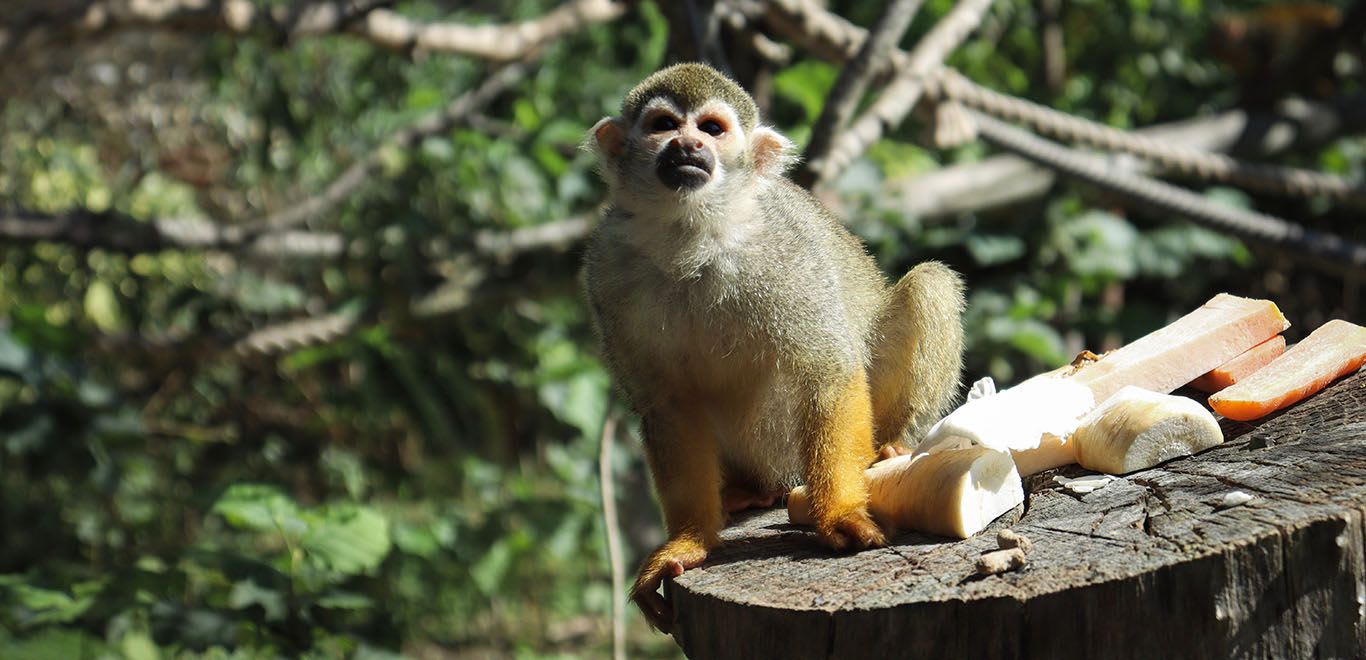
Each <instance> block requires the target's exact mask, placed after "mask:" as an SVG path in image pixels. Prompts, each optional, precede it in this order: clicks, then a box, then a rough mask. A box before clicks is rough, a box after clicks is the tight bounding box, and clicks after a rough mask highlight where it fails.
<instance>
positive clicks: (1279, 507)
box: [668, 373, 1366, 660]
mask: <svg viewBox="0 0 1366 660" xmlns="http://www.w3.org/2000/svg"><path fill="white" fill-rule="evenodd" d="M1224 430H1225V437H1226V441H1225V443H1224V444H1223V445H1220V446H1218V447H1215V448H1213V449H1211V450H1209V451H1206V452H1204V453H1202V454H1200V455H1198V456H1193V457H1187V458H1183V459H1177V460H1173V461H1170V462H1168V463H1166V464H1164V465H1162V466H1159V467H1157V468H1153V469H1150V470H1144V471H1140V472H1136V473H1133V474H1130V475H1127V476H1125V477H1122V478H1121V479H1120V480H1118V481H1116V482H1113V483H1111V484H1110V485H1108V486H1106V487H1105V488H1103V489H1100V490H1097V491H1094V492H1092V493H1089V494H1085V495H1076V494H1073V493H1071V492H1069V491H1067V490H1065V489H1063V488H1062V487H1061V486H1059V485H1058V484H1056V483H1055V482H1053V480H1052V479H1051V476H1052V475H1053V474H1055V473H1045V474H1044V475H1036V477H1035V478H1031V479H1030V483H1029V484H1027V485H1026V488H1027V490H1028V491H1029V493H1030V494H1029V498H1028V501H1027V502H1026V506H1027V510H1023V511H1022V510H1019V509H1017V511H1016V512H1015V514H1007V515H1006V516H1005V517H1003V519H1001V520H998V521H997V522H996V523H994V524H993V526H992V528H989V529H988V530H987V531H985V532H983V533H982V534H979V535H978V536H976V537H974V538H972V539H968V540H966V541H954V542H950V541H946V540H944V539H942V538H936V537H930V536H926V535H923V534H915V533H909V534H902V535H899V536H896V537H894V538H893V539H892V541H891V544H890V545H889V547H886V548H881V549H877V550H871V551H865V552H862V553H858V554H853V555H832V554H830V553H829V552H827V551H825V550H824V549H822V548H821V547H820V546H819V545H817V543H816V542H815V540H814V537H813V536H812V534H811V533H810V532H809V530H806V529H804V528H799V527H796V526H793V525H790V524H788V522H787V516H786V511H784V510H782V509H775V510H768V511H763V512H758V513H757V514H751V515H748V516H746V517H743V518H741V519H740V520H738V521H736V522H735V524H733V525H732V526H731V527H730V528H728V529H727V530H726V531H725V532H724V533H723V539H724V543H723V545H722V546H721V547H719V548H717V549H716V550H714V551H713V552H712V553H711V555H710V557H709V558H708V561H707V562H706V563H705V564H704V565H703V566H701V567H699V568H696V569H692V570H689V571H688V572H686V573H684V574H683V575H682V576H681V577H679V578H678V579H677V580H676V581H674V582H673V583H672V584H670V585H668V597H669V598H670V599H671V601H672V602H673V604H674V607H675V610H676V623H675V628H674V638H675V640H676V641H677V642H678V644H679V645H680V646H681V647H682V648H683V650H684V651H685V652H686V653H687V654H688V655H689V656H690V657H693V658H853V657H874V658H875V657H906V658H922V657H923V658H960V657H961V658H1098V659H1099V658H1104V659H1106V660H1115V659H1120V658H1251V657H1257V658H1263V657H1268V658H1269V657H1275V658H1283V657H1284V658H1352V657H1366V554H1364V553H1363V548H1364V547H1366V523H1364V521H1366V374H1362V373H1358V374H1356V375H1354V376H1349V377H1348V378H1346V379H1344V380H1342V381H1339V382H1338V383H1336V384H1334V385H1332V386H1331V387H1330V388H1329V389H1328V390H1325V391H1324V392H1321V393H1319V394H1318V395H1317V396H1315V397H1312V398H1310V399H1308V400H1306V401H1303V402H1301V403H1299V404H1298V405H1296V406H1293V407H1291V408H1290V409H1288V410H1286V411H1283V412H1281V413H1278V414H1276V415H1274V416H1272V417H1270V418H1267V419H1265V420H1262V421H1260V422H1257V423H1255V424H1243V423H1238V422H1231V421H1229V420H1225V421H1224ZM1061 472H1062V473H1063V474H1067V475H1072V476H1076V475H1080V474H1084V473H1085V472H1084V471H1083V470H1081V469H1080V468H1078V467H1077V466H1069V467H1068V468H1063V469H1062V471H1061ZM1235 490H1239V491H1243V492H1246V493H1249V494H1251V495H1253V496H1254V498H1253V499H1252V500H1251V501H1249V502H1247V503H1246V504H1243V505H1240V506H1233V507H1223V506H1221V503H1222V502H1223V501H1224V497H1225V496H1226V495H1227V494H1228V493H1229V492H1231V491H1235ZM1004 527H1010V528H1011V529H1013V530H1014V531H1016V532H1018V533H1020V534H1023V535H1025V536H1027V537H1028V538H1030V539H1031V540H1032V541H1033V544H1034V547H1033V549H1032V551H1031V552H1030V553H1029V555H1028V565H1027V566H1025V567H1024V568H1023V569H1021V570H1019V571H1016V572H1011V573H1005V574H1001V575H996V576H987V577H983V576H977V575H975V573H974V564H975V562H976V559H977V557H978V556H979V555H981V554H982V553H983V552H986V551H989V550H994V549H995V548H996V542H995V536H996V530H997V529H1000V528H1004Z"/></svg>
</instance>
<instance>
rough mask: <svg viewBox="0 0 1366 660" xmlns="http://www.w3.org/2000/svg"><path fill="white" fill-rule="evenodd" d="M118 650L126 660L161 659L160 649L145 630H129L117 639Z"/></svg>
mask: <svg viewBox="0 0 1366 660" xmlns="http://www.w3.org/2000/svg"><path fill="white" fill-rule="evenodd" d="M119 651H120V652H122V653H123V657H124V658H125V659H126V660H161V650H160V649H158V648H157V645H156V642H153V641H152V638H151V637H150V636H148V634H147V633H145V632H130V633H128V634H126V635H124V636H123V639H121V640H119Z"/></svg>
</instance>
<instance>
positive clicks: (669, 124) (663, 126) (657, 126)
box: [650, 115, 678, 133]
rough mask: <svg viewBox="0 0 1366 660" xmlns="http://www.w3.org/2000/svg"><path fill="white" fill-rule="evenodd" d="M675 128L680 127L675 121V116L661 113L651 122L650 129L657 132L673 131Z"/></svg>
mask: <svg viewBox="0 0 1366 660" xmlns="http://www.w3.org/2000/svg"><path fill="white" fill-rule="evenodd" d="M675 128H678V122H677V121H674V118H673V117H670V116H668V115H660V116H658V117H655V120H654V121H652V122H650V130H652V131H654V132H656V133H660V132H663V131H672V130H674V129H675Z"/></svg>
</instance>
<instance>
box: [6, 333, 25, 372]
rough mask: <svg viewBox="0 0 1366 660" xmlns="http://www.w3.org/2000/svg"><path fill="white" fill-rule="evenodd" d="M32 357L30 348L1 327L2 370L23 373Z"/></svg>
mask: <svg viewBox="0 0 1366 660" xmlns="http://www.w3.org/2000/svg"><path fill="white" fill-rule="evenodd" d="M30 357H31V354H30V353H29V350H28V348H26V347H24V345H23V344H20V343H19V342H18V341H16V340H15V339H14V337H12V336H11V335H10V333H8V332H6V331H5V330H4V329H3V328H0V371H9V372H13V373H16V374H21V373H23V372H24V370H25V369H27V368H28V365H29V359H30Z"/></svg>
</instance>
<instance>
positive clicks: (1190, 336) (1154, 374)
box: [1071, 293, 1290, 405]
mask: <svg viewBox="0 0 1366 660" xmlns="http://www.w3.org/2000/svg"><path fill="white" fill-rule="evenodd" d="M1288 327H1290V323H1289V322H1288V321H1286V320H1285V317H1284V316H1282V315H1281V310H1279V309H1277V308H1276V303H1273V302H1271V301H1269V300H1254V299H1251V298H1240V297H1238V296H1232V295H1229V294H1227V293H1221V294H1219V295H1217V296H1215V297H1213V298H1210V300H1209V302H1206V303H1205V304H1204V305H1201V306H1200V308H1199V309H1197V310H1195V311H1193V312H1191V313H1189V314H1187V315H1185V316H1183V317H1181V318H1179V319H1177V320H1175V321H1173V322H1172V323H1170V324H1168V325H1167V326H1166V327H1164V328H1160V329H1158V330H1155V331H1153V332H1150V333H1148V334H1146V335H1144V336H1143V337H1140V338H1139V339H1137V340H1135V341H1134V342H1132V343H1130V344H1128V345H1127V346H1124V347H1123V348H1120V349H1116V350H1114V351H1110V352H1109V353H1106V354H1105V355H1103V356H1101V358H1100V359H1099V360H1097V361H1095V362H1090V363H1087V364H1085V365H1083V366H1082V367H1081V368H1080V369H1079V370H1078V371H1077V373H1076V374H1075V375H1073V376H1071V378H1072V379H1073V380H1075V381H1077V382H1078V383H1080V384H1082V385H1085V386H1087V387H1089V388H1091V392H1092V393H1093V394H1095V396H1096V404H1097V405H1099V404H1100V403H1102V402H1104V401H1105V399H1107V398H1109V396H1110V395H1111V394H1114V393H1115V392H1118V391H1119V390H1120V389H1121V388H1123V387H1124V386H1125V385H1135V386H1138V387H1141V388H1143V389H1145V390H1152V391H1154V392H1159V393H1162V394H1166V393H1168V392H1171V391H1172V390H1175V389H1176V388H1178V387H1180V386H1182V385H1185V384H1186V383H1189V382H1191V381H1192V380H1194V379H1195V378H1196V377H1197V376H1199V375H1200V374H1203V373H1205V372H1206V371H1209V370H1211V369H1213V368H1215V367H1217V366H1219V365H1221V364H1223V363H1225V362H1228V361H1229V360H1232V359H1233V358H1235V357H1238V355H1239V354H1241V353H1242V352H1243V351H1246V350H1247V349H1249V348H1252V347H1253V346H1256V345H1257V344H1260V343H1262V342H1264V341H1266V340H1268V339H1270V338H1271V337H1273V336H1275V335H1277V334H1279V333H1280V332H1281V331H1282V330H1285V329H1286V328H1288Z"/></svg>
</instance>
